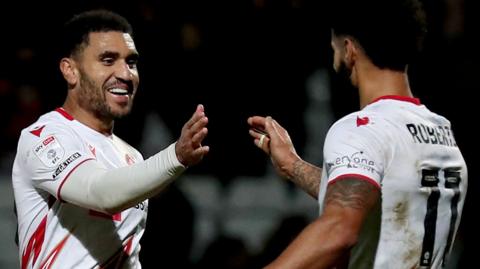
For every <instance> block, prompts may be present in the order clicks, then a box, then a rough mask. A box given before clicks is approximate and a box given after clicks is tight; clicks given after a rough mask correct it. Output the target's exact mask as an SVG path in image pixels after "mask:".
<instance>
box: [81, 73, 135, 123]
mask: <svg viewBox="0 0 480 269" xmlns="http://www.w3.org/2000/svg"><path fill="white" fill-rule="evenodd" d="M78 70H79V74H80V94H79V96H80V98H79V105H80V107H82V108H83V109H85V110H87V111H90V112H91V113H93V114H94V115H95V116H96V117H97V118H99V119H102V120H107V121H110V120H114V119H119V118H122V117H124V116H126V115H128V114H129V113H130V111H131V108H132V104H133V102H130V104H129V105H128V109H127V111H126V112H123V113H122V112H115V111H113V110H112V109H111V107H110V106H109V105H108V103H107V99H106V96H105V93H106V91H105V87H104V85H100V84H99V83H97V82H96V81H95V80H94V79H92V78H91V77H90V76H89V75H88V74H87V73H86V72H85V70H83V69H82V68H79V69H78ZM132 98H133V96H132ZM132 101H133V100H132Z"/></svg>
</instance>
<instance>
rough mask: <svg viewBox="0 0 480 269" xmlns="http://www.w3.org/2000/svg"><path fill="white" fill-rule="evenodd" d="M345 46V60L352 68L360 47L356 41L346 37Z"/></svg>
mask: <svg viewBox="0 0 480 269" xmlns="http://www.w3.org/2000/svg"><path fill="white" fill-rule="evenodd" d="M343 47H344V49H345V53H344V57H345V58H344V61H345V63H346V65H347V66H348V67H349V68H351V67H352V66H353V65H354V63H355V61H356V60H357V56H358V48H357V46H356V44H355V42H354V41H353V40H352V39H350V38H348V37H346V38H345V39H344V40H343Z"/></svg>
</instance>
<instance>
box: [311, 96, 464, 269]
mask: <svg viewBox="0 0 480 269" xmlns="http://www.w3.org/2000/svg"><path fill="white" fill-rule="evenodd" d="M323 167H324V170H323V175H322V181H321V183H320V191H319V199H318V200H319V204H320V211H321V212H322V210H323V206H324V199H325V193H326V190H327V185H328V184H331V183H333V182H335V181H337V180H342V178H351V177H354V178H357V179H359V180H365V181H367V182H370V183H371V184H373V185H375V186H376V187H378V188H379V189H380V191H381V202H380V204H379V205H378V207H377V208H376V209H375V210H374V212H372V214H371V215H370V216H369V217H368V219H367V220H366V222H365V224H364V227H363V229H362V231H361V234H360V238H359V241H358V242H359V243H358V244H357V246H356V247H355V248H354V249H353V250H352V254H351V259H350V268H390V269H397V268H398V269H400V268H402V269H403V268H409V269H410V268H440V267H441V266H442V264H443V263H445V261H446V259H447V258H448V254H449V253H450V250H451V247H452V245H453V240H454V238H455V234H456V231H457V229H458V225H459V223H460V217H461V215H462V209H463V204H464V201H465V195H466V191H467V168H466V165H465V161H464V159H463V157H462V154H461V153H460V150H459V149H458V147H457V145H456V142H455V139H454V136H453V133H452V130H451V126H450V122H449V121H448V120H447V119H445V118H444V117H442V116H439V115H437V114H435V113H433V112H431V111H429V110H428V109H427V108H426V107H425V106H424V105H421V104H420V102H419V101H418V99H415V98H408V97H399V96H385V97H381V98H379V99H377V100H376V101H375V102H373V103H371V104H369V105H367V106H366V107H365V108H364V109H362V110H361V111H358V112H355V113H352V114H350V115H348V116H346V117H344V118H342V119H341V120H339V121H337V122H336V123H335V124H334V125H333V126H332V127H331V129H330V130H329V132H328V134H327V138H326V140H325V145H324V164H323Z"/></svg>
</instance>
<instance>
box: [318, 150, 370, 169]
mask: <svg viewBox="0 0 480 269" xmlns="http://www.w3.org/2000/svg"><path fill="white" fill-rule="evenodd" d="M340 167H343V168H358V169H363V170H366V171H368V172H370V173H372V174H373V173H375V171H376V170H375V162H374V161H372V160H370V159H368V158H367V157H366V156H365V155H364V153H363V151H358V152H355V153H353V154H351V155H344V156H341V157H337V158H335V159H334V160H333V161H332V162H327V169H328V174H330V172H331V171H332V170H334V169H338V168H340Z"/></svg>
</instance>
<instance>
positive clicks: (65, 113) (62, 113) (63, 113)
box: [55, 107, 74, 120]
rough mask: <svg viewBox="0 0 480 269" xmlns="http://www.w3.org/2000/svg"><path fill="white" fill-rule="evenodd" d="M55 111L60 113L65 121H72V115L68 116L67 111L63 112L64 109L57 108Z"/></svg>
mask: <svg viewBox="0 0 480 269" xmlns="http://www.w3.org/2000/svg"><path fill="white" fill-rule="evenodd" d="M55 111H57V112H58V113H60V114H61V115H62V116H64V117H65V118H66V119H67V120H74V118H73V117H72V115H70V114H68V112H67V111H65V109H63V107H59V108H56V109H55Z"/></svg>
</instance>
